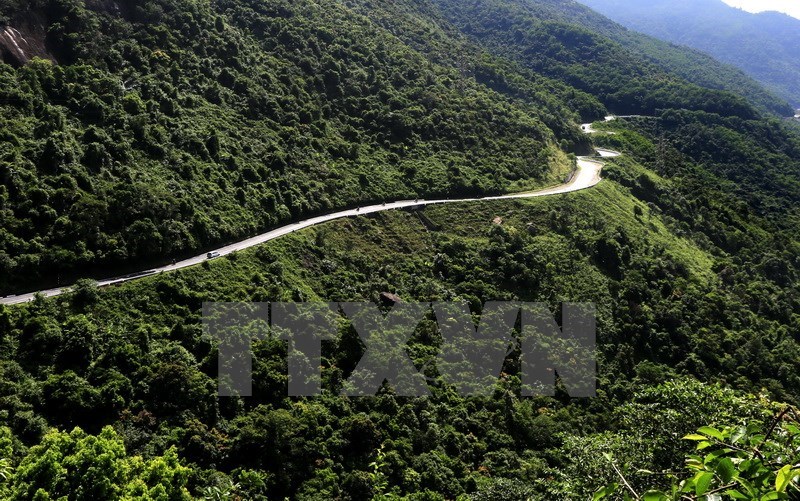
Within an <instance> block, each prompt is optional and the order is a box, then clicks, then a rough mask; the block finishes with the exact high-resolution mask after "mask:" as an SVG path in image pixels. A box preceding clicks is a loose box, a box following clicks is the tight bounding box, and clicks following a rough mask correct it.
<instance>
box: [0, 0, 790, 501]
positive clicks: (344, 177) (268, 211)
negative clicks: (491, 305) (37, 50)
mask: <svg viewBox="0 0 800 501" xmlns="http://www.w3.org/2000/svg"><path fill="white" fill-rule="evenodd" d="M0 26H3V27H5V26H10V27H14V28H15V29H16V30H19V31H20V33H22V36H25V37H29V38H35V37H37V36H40V37H41V39H42V43H43V47H45V48H46V52H44V53H41V54H39V55H40V56H41V57H38V58H34V59H32V60H30V61H21V60H18V59H14V58H12V57H10V56H8V55H7V54H6V53H4V52H3V53H2V54H3V57H4V58H6V59H5V60H6V63H7V64H0V108H2V114H0V124H1V125H0V134H2V141H0V291H2V292H6V291H11V292H21V291H22V290H23V289H35V288H36V287H38V286H39V285H41V284H43V283H48V282H53V281H57V280H61V281H63V282H71V281H72V280H71V279H72V278H73V277H79V276H83V277H86V276H93V275H94V276H98V275H103V274H106V273H111V272H120V271H122V270H125V269H133V270H140V269H144V268H145V267H146V266H149V265H151V264H152V263H154V262H156V261H160V260H169V259H172V258H175V257H179V256H181V255H184V254H187V253H190V252H193V251H198V250H201V249H204V248H209V247H211V246H212V245H214V244H217V243H220V242H225V241H230V240H234V239H237V238H244V237H246V236H250V235H252V234H255V233H256V232H258V231H260V230H263V229H265V228H269V227H272V226H275V225H278V224H280V223H282V222H288V221H291V220H295V219H297V218H299V217H301V216H303V215H307V214H311V213H321V212H325V211H331V210H334V209H336V208H341V207H347V206H353V205H357V204H362V203H364V202H367V201H380V200H387V199H394V198H405V197H410V198H413V197H416V196H433V195H438V196H450V195H464V194H482V193H499V192H509V191H521V190H525V189H530V188H532V187H538V186H543V185H548V184H556V183H560V182H563V180H564V179H565V178H566V177H567V176H568V175H569V174H570V172H571V170H572V168H573V166H574V156H572V155H573V154H586V153H588V152H589V151H590V147H591V145H592V143H594V145H596V146H605V147H610V148H614V149H616V150H619V151H620V152H622V153H623V155H622V156H620V157H617V158H614V159H613V160H608V163H607V165H606V167H605V168H604V173H603V177H604V178H605V180H604V181H603V182H602V183H601V184H600V185H598V186H596V187H595V188H593V189H591V190H586V191H582V192H578V193H571V194H568V195H558V196H552V197H543V198H538V199H531V200H516V201H508V200H506V201H481V202H478V203H472V204H452V205H448V206H446V207H445V206H429V207H426V208H422V209H416V210H409V211H390V212H383V213H380V214H376V215H372V216H368V217H358V218H352V219H347V220H338V221H335V222H331V223H327V224H325V225H321V226H317V227H313V228H309V229H306V230H303V231H301V232H297V233H294V234H291V235H288V236H285V237H283V238H281V239H278V240H275V241H272V242H270V243H268V244H265V245H262V246H259V247H256V248H253V249H251V250H248V251H244V252H239V253H234V254H231V255H229V256H226V257H225V258H222V259H218V260H213V261H208V262H205V263H203V264H202V265H201V266H197V267H194V268H189V269H185V270H181V271H178V272H175V273H170V274H162V275H157V276H151V277H147V278H143V279H141V280H138V281H135V282H130V283H127V284H124V285H120V286H116V287H111V288H105V289H102V290H100V289H98V288H97V287H96V285H95V284H94V282H92V281H91V280H80V281H78V282H77V285H75V286H74V287H73V290H72V291H71V292H70V293H69V294H66V295H63V296H60V297H58V298H52V299H44V298H42V297H38V298H36V299H35V300H34V301H33V302H31V303H29V304H25V305H20V306H14V307H7V306H3V305H0V498H3V499H13V500H28V499H36V500H48V499H67V500H72V499H75V500H95V499H126V500H127V499H137V500H179V499H192V498H195V499H208V500H244V499H247V500H250V499H254V500H257V499H299V500H317V499H340V500H369V499H376V500H386V499H389V500H391V499H408V500H428V501H432V500H451V499H459V500H469V499H472V500H520V501H522V500H528V499H545V500H553V499H558V500H561V499H564V500H572V499H574V500H585V499H592V498H593V497H594V498H595V499H598V500H600V499H637V498H638V499H647V500H679V499H681V500H683V499H692V500H698V501H699V500H701V499H707V500H709V501H710V500H712V499H717V498H715V497H714V496H722V498H723V499H767V500H770V499H790V496H795V497H796V496H797V495H798V494H800V490H798V486H800V482H798V479H797V476H798V474H800V471H798V469H797V468H796V466H797V465H800V457H798V452H797V451H798V450H800V423H798V419H800V416H798V411H797V410H796V408H795V407H794V406H796V405H798V404H800V392H798V389H800V345H798V341H800V339H799V338H798V333H800V213H798V207H800V178H799V177H798V173H800V131H798V129H797V128H796V127H792V126H791V125H789V124H786V123H783V122H782V121H781V120H779V119H778V118H777V117H776V115H781V114H782V112H783V111H785V108H786V105H785V104H784V103H782V102H781V101H780V100H779V99H776V98H774V97H773V96H771V95H770V94H769V93H768V92H766V91H764V90H763V89H761V88H760V87H759V86H758V85H757V84H755V83H753V82H752V81H751V80H749V79H748V78H746V77H744V76H743V75H741V74H740V73H738V72H736V71H734V70H731V69H730V68H727V67H725V66H723V65H720V64H719V63H716V62H714V61H712V60H710V59H708V58H707V57H706V56H703V55H700V54H698V53H696V52H692V51H689V50H685V49H681V48H677V47H669V46H668V45H666V44H661V43H660V42H658V41H655V40H653V39H649V38H647V37H644V36H641V35H636V34H632V33H626V32H624V30H622V29H621V28H620V27H619V26H618V25H615V24H614V23H612V22H611V21H608V20H607V19H605V18H603V17H602V16H599V15H597V14H595V13H593V12H592V11H590V10H588V9H586V8H584V7H581V6H579V5H577V4H575V3H574V2H559V1H555V0H542V1H537V2H532V1H521V0H520V1H517V0H508V1H499V0H493V1H485V2H474V3H473V2H459V1H455V0H453V1H451V0H433V1H426V0H423V1H405V0H345V1H335V0H322V1H317V2H314V1H311V0H302V1H280V0H132V1H128V2H124V3H123V2H114V1H112V0H85V1H83V0H35V1H22V0H0ZM4 33H6V32H5V31H4ZM700 69H702V71H700ZM609 112H613V113H619V114H622V113H634V114H642V115H647V116H643V117H638V118H631V119H618V120H614V121H611V122H602V123H596V124H595V125H594V127H595V128H596V129H598V130H600V132H598V133H596V134H592V135H591V136H588V135H585V134H582V133H581V132H580V130H579V127H578V123H580V121H591V120H597V119H600V118H602V117H603V116H604V115H605V114H607V113H609ZM382 293H391V294H394V295H396V296H398V297H399V298H400V299H401V300H402V301H409V302H410V301H423V302H428V301H440V300H441V301H461V302H465V303H467V304H468V305H469V307H470V309H471V312H472V313H473V314H474V315H475V316H476V317H477V316H479V315H480V314H481V312H482V305H483V304H484V303H486V302H488V301H502V300H509V301H510V300H521V301H538V302H544V303H546V304H548V305H549V306H550V308H551V310H552V311H553V312H554V313H556V314H557V312H558V310H559V306H560V304H561V303H562V302H565V301H584V302H592V303H594V304H595V305H596V308H597V335H598V353H597V356H598V361H597V365H598V376H597V390H598V396H597V397H596V398H592V399H574V398H571V397H570V396H569V394H568V392H567V391H566V389H565V388H564V387H563V386H558V387H557V388H556V393H555V395H554V396H552V397H536V398H524V397H522V396H521V393H520V388H521V381H520V370H521V369H520V363H519V356H518V353H517V352H514V351H512V353H510V354H509V356H508V357H507V359H506V361H505V363H504V365H503V374H502V377H501V378H500V379H499V380H498V381H497V384H496V388H495V391H494V393H493V394H492V395H491V396H483V397H476V396H472V397H464V396H459V394H458V392H457V391H455V389H454V388H453V387H452V386H449V385H448V383H447V382H446V380H443V379H441V378H440V377H439V373H438V372H437V370H436V367H435V366H434V365H432V360H434V359H435V357H436V353H437V351H438V350H439V348H440V347H441V343H442V336H441V333H440V332H439V331H438V328H437V326H436V323H435V322H433V321H432V320H431V319H430V318H428V319H426V321H423V322H421V323H420V324H419V325H418V326H417V329H416V331H415V333H414V336H413V338H412V339H411V341H410V342H409V343H408V345H407V351H408V353H409V354H410V355H411V357H412V358H413V360H414V363H415V365H416V366H417V367H418V368H420V369H422V370H424V371H425V375H426V376H427V377H428V381H429V387H430V391H431V396H430V397H427V398H409V397H400V396H398V395H397V394H396V392H395V391H394V390H393V388H392V385H391V382H388V384H386V385H384V387H382V388H381V390H380V391H379V393H378V395H376V396H375V397H369V398H350V397H344V396H341V395H339V392H340V391H341V390H342V388H343V384H344V380H345V379H346V378H347V377H348V376H349V375H350V374H351V373H352V372H353V370H354V368H355V366H356V364H357V362H358V360H359V358H360V357H361V355H362V354H363V352H364V347H363V345H362V344H361V343H360V342H359V340H358V339H357V335H356V334H355V332H354V331H353V330H352V329H350V328H348V327H347V326H346V325H342V326H341V329H340V331H339V332H338V335H337V337H336V339H334V340H332V341H330V342H326V343H324V344H323V359H322V367H321V369H322V386H323V389H324V391H323V395H321V396H319V397H313V398H296V397H295V398H289V397H287V396H286V395H287V385H288V379H287V345H286V343H285V342H284V341H281V340H278V339H267V340H263V341H259V342H257V343H256V344H255V346H254V366H253V367H254V395H253V396H252V397H248V398H220V397H218V395H217V381H216V376H217V356H218V346H217V344H216V343H215V342H214V341H213V340H212V339H211V338H210V337H209V336H208V335H206V334H204V332H203V325H202V305H203V303H204V302H219V301H259V302H269V301H363V300H367V301H374V302H380V301H381V295H382ZM385 308H386V307H385ZM387 363H388V361H387Z"/></svg>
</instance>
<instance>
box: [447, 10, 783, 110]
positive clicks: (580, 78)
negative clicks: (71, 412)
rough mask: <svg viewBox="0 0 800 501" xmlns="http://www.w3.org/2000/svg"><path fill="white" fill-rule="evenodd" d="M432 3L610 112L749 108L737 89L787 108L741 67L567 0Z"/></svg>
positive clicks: (498, 49) (762, 105) (762, 103)
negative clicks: (633, 28) (584, 92)
mask: <svg viewBox="0 0 800 501" xmlns="http://www.w3.org/2000/svg"><path fill="white" fill-rule="evenodd" d="M434 3H436V4H437V5H440V6H441V9H442V12H443V15H445V16H446V17H447V18H448V19H449V20H451V21H452V22H453V23H454V24H455V25H456V26H458V27H459V28H460V29H461V30H462V31H463V32H464V33H466V34H467V35H469V36H470V37H472V38H474V39H477V40H479V41H480V43H482V44H484V45H486V46H487V47H488V48H489V49H490V50H491V51H492V52H493V53H494V54H501V55H505V56H508V57H512V58H514V59H516V60H517V61H518V62H520V64H522V65H524V66H526V67H529V68H532V69H534V70H535V71H537V72H540V73H542V74H544V75H548V76H551V77H554V78H556V79H558V80H561V81H565V82H567V83H569V84H570V85H573V86H575V87H577V88H579V89H582V90H587V91H588V92H590V93H591V94H593V95H595V96H597V97H598V98H600V99H601V100H603V102H604V103H605V104H606V105H607V106H609V109H610V110H611V111H612V112H614V113H616V114H630V113H644V114H652V113H653V112H654V111H655V110H657V109H664V108H691V109H702V110H705V111H710V112H714V113H721V114H737V115H740V116H745V115H749V114H752V110H747V109H745V107H744V103H743V101H742V100H741V97H744V98H746V99H747V100H748V101H749V102H750V103H751V104H752V105H754V106H755V107H757V108H759V109H761V110H763V111H766V112H768V113H772V114H777V115H779V116H781V117H788V116H792V114H793V110H792V108H791V106H789V105H788V104H787V103H786V101H784V100H782V99H780V98H777V97H775V95H773V94H771V93H769V92H767V91H765V90H764V89H763V88H762V87H761V86H759V85H758V84H757V83H756V82H755V81H753V80H752V79H751V78H749V77H747V76H745V75H744V74H743V73H742V72H741V71H739V70H736V69H735V68H732V67H730V66H726V65H724V64H720V63H719V62H718V61H716V60H714V59H712V58H710V57H709V56H707V55H705V54H702V53H700V52H697V51H693V50H691V49H688V48H685V47H678V46H674V45H670V44H668V43H666V42H663V41H660V40H657V39H655V38H651V37H647V36H644V35H641V34H639V33H636V32H632V31H628V30H626V29H625V28H623V27H622V26H620V25H618V24H616V23H613V22H611V21H610V20H608V19H607V18H604V17H603V16H601V15H599V14H597V13H596V12H594V11H592V10H590V9H588V8H586V7H584V6H583V5H580V4H578V3H577V2H574V1H569V2H564V1H560V0H536V1H533V0H489V1H481V2H458V1H456V0H434ZM718 91H722V92H718ZM734 94H736V95H734ZM739 96H741V97H739Z"/></svg>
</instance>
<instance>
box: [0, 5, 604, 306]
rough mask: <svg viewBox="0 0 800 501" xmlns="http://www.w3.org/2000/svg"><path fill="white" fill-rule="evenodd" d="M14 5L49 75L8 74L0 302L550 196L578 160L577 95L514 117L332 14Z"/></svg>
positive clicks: (4, 74) (253, 8) (364, 25)
mask: <svg viewBox="0 0 800 501" xmlns="http://www.w3.org/2000/svg"><path fill="white" fill-rule="evenodd" d="M24 5H26V6H27V9H28V10H30V11H34V12H42V13H45V14H46V15H47V16H48V19H49V20H50V22H51V23H52V25H51V27H50V28H49V30H48V33H47V37H48V40H49V41H51V45H52V47H53V54H52V55H53V57H54V58H55V59H56V60H57V61H58V62H59V63H60V64H51V63H50V62H48V61H46V60H35V61H33V62H31V63H30V64H28V65H25V66H24V67H21V68H16V69H15V68H12V67H10V66H3V67H2V71H0V79H2V83H1V84H0V89H2V90H0V92H2V96H0V102H2V103H4V104H3V105H2V106H3V107H4V113H3V116H2V120H3V123H2V131H3V135H4V140H3V144H2V148H3V151H2V161H3V166H2V171H1V172H0V176H2V180H3V188H2V189H3V191H2V192H0V195H2V198H0V203H2V206H3V207H4V208H6V210H4V211H3V212H2V218H3V219H2V234H1V235H2V236H0V268H1V269H2V274H0V276H2V283H0V288H3V289H6V290H7V289H8V287H9V286H11V285H19V280H20V278H25V280H26V283H28V284H30V283H31V282H30V278H31V277H32V276H37V275H38V276H42V277H50V278H52V276H53V274H54V273H57V272H65V273H69V272H71V271H74V270H76V269H77V270H85V269H86V268H87V266H90V265H92V266H97V265H120V264H124V263H126V262H129V261H131V260H136V261H137V262H141V261H142V260H143V259H151V260H152V259H156V258H159V257H160V256H174V255H180V254H181V253H185V252H187V251H192V250H197V249H200V248H203V247H206V246H209V245H210V244H213V243H219V242H223V241H228V240H231V239H234V238H237V237H243V236H246V235H249V234H252V233H254V232H255V231H256V230H258V229H263V228H267V227H270V226H274V225H276V224H278V223H280V222H286V221H288V220H289V219H291V218H296V217H298V216H299V215H301V214H307V213H315V212H324V211H327V210H331V209H332V208H335V207H342V206H347V205H353V204H356V203H362V202H365V201H370V200H385V199H390V198H400V197H413V196H414V195H420V194H425V195H444V194H459V193H476V194H477V193H491V192H499V191H506V190H514V189H522V188H526V187H531V186H536V185H540V184H546V183H552V182H558V181H561V180H562V178H563V175H565V173H566V172H567V170H568V169H569V165H568V162H567V161H566V160H565V158H564V156H563V154H562V153H561V149H560V148H561V147H563V148H564V149H566V150H575V149H580V148H581V147H584V148H585V146H583V145H585V139H583V138H581V137H580V136H579V133H578V132H577V131H576V130H575V129H574V127H573V126H571V125H568V124H569V123H570V122H573V121H574V120H577V119H578V117H577V116H576V115H575V114H574V113H575V112H574V111H573V108H570V107H567V106H566V105H565V104H563V102H564V101H567V100H568V99H572V98H579V97H580V93H578V92H576V91H574V90H568V89H567V87H566V86H564V85H556V84H553V83H552V82H545V84H543V85H541V86H540V85H538V84H535V83H532V82H525V83H524V84H520V85H519V86H518V87H519V88H517V89H516V91H517V92H518V93H520V94H524V97H525V98H524V100H523V99H515V100H514V102H511V101H512V96H502V95H500V94H498V93H497V92H495V91H492V90H489V89H487V88H486V87H485V86H482V85H478V84H476V83H475V82H474V81H473V80H472V79H469V78H465V77H464V76H462V75H460V74H458V73H457V72H456V71H455V70H454V69H452V68H447V67H444V66H442V65H437V64H434V63H432V62H430V61H428V60H427V59H425V58H424V57H423V56H422V55H420V54H419V53H417V52H416V51H414V50H413V49H410V48H409V47H407V46H406V45H405V44H403V43H402V42H401V41H399V40H397V39H396V38H395V37H393V36H391V35H390V34H389V33H387V32H386V31H385V30H383V29H382V28H380V27H378V26H375V25H374V24H372V23H370V22H369V21H368V20H366V19H365V18H363V17H360V16H358V15H356V14H354V13H352V12H350V11H348V10H346V9H345V8H343V7H341V6H338V5H337V4H335V3H331V4H330V5H328V6H327V7H325V8H322V7H320V6H316V5H315V4H312V3H310V2H308V3H302V2H300V3H298V2H285V3H280V2H274V3H273V2H271V3H264V2H255V1H254V2H241V1H239V2H215V3H214V5H213V7H212V6H211V5H209V4H207V3H203V2H181V1H163V2H154V1H141V2H128V3H127V4H126V7H125V8H124V9H122V12H121V13H118V14H116V15H115V14H112V13H109V12H107V11H105V10H103V8H101V7H102V5H106V4H103V3H101V5H96V6H95V7H94V8H87V7H86V6H84V5H83V2H80V1H77V0H76V1H68V0H52V1H46V2H41V3H40V4H37V3H35V2H34V3H30V2H24ZM89 5H90V6H91V5H94V4H91V3H90V4H89ZM6 11H11V12H13V9H11V8H10V7H6ZM24 12H26V11H25V10H23V13H22V14H19V15H20V16H24V15H25V14H24ZM45 14H41V15H45ZM9 17H10V16H9ZM374 41H379V43H373V42H374ZM487 66H489V67H491V61H489V62H487ZM502 71H503V70H502V69H501V68H499V67H498V68H497V69H496V71H495V74H497V75H498V78H502V75H503V72H502ZM567 93H569V96H566V97H565V99H564V100H560V99H557V98H555V97H554V96H559V95H560V94H563V95H566V94H567ZM582 99H584V100H585V101H587V102H589V103H590V104H589V105H588V109H589V110H590V111H589V114H590V116H599V115H602V113H603V112H604V110H603V108H602V106H601V105H599V104H598V103H596V101H593V99H591V98H589V97H588V96H585V97H583V98H582ZM592 102H594V103H595V104H591V103H592ZM553 131H557V134H558V136H556V135H555V133H554V132H553Z"/></svg>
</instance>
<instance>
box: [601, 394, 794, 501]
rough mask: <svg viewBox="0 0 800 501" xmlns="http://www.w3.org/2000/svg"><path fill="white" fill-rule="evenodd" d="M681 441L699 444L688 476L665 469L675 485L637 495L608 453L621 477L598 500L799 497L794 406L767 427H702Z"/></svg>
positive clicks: (689, 459) (708, 500)
mask: <svg viewBox="0 0 800 501" xmlns="http://www.w3.org/2000/svg"><path fill="white" fill-rule="evenodd" d="M683 439H684V440H690V441H694V442H697V446H696V452H695V454H692V455H689V456H688V457H687V458H686V468H687V469H688V476H687V475H686V474H676V473H672V472H668V473H665V475H667V478H669V479H670V481H671V482H672V486H671V488H669V489H666V490H649V491H647V492H645V493H643V494H639V493H637V492H636V490H634V489H633V488H632V487H631V486H630V483H629V482H628V481H627V479H626V478H625V476H624V475H623V474H622V473H621V472H620V471H619V470H618V469H617V468H616V465H615V464H614V460H613V458H612V457H611V456H610V455H608V456H607V459H608V460H609V461H610V462H611V465H612V467H613V468H614V469H615V471H616V472H617V474H618V476H619V479H620V481H619V483H612V484H610V485H607V486H605V487H603V488H602V489H600V490H598V491H597V492H596V493H595V495H594V497H593V499H594V501H599V500H602V499H609V498H611V497H612V496H613V497H621V498H622V499H625V500H629V499H637V500H642V501H677V500H692V501H694V500H698V501H701V500H702V501H717V500H722V499H737V500H738V499H747V500H753V499H757V500H760V501H773V500H781V499H798V498H800V414H798V411H797V409H796V408H794V407H789V406H787V407H785V408H784V409H783V410H781V411H780V412H779V413H778V414H777V415H776V416H775V418H774V419H773V420H772V422H771V423H769V427H768V428H767V429H766V430H765V429H764V426H762V425H761V424H749V425H747V426H729V427H725V428H722V429H717V428H712V427H710V426H703V427H701V428H699V429H698V430H697V433H692V434H689V435H686V436H685V437H683ZM645 473H647V472H645Z"/></svg>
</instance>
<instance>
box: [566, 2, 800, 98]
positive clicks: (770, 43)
mask: <svg viewBox="0 0 800 501" xmlns="http://www.w3.org/2000/svg"><path fill="white" fill-rule="evenodd" d="M582 3H584V4H586V5H588V6H589V7H591V8H593V9H595V10H597V11H598V12H600V13H602V14H604V15H606V16H608V17H610V18H611V19H614V20H616V21H617V22H620V23H622V24H624V25H625V26H627V27H628V28H630V29H632V30H636V31H639V32H642V33H647V34H648V35H651V36H654V37H658V38H660V39H661V40H667V41H669V42H673V43H676V44H681V45H688V46H690V47H694V48H696V49H699V50H702V51H704V52H706V53H708V54H710V55H712V56H714V57H715V58H717V59H719V60H720V61H723V62H726V63H728V64H733V65H735V66H736V67H738V68H741V69H742V70H744V71H745V72H746V73H747V74H748V75H750V76H751V77H753V78H755V79H756V80H758V81H759V82H761V83H762V84H763V85H764V86H765V87H767V88H768V89H770V90H772V91H773V92H774V93H775V94H776V95H779V96H781V97H782V98H783V99H785V100H787V101H789V102H790V103H792V104H793V105H794V106H800V69H798V68H797V65H796V64H795V62H796V61H797V60H798V59H799V58H800V19H795V18H793V17H790V16H787V15H784V14H780V13H778V12H762V13H759V14H751V13H749V12H745V11H743V10H741V9H736V8H734V7H731V6H730V5H727V4H725V3H724V2H722V1H720V0H703V1H697V0H682V1H676V0H669V1H655V2H647V3H642V2H637V1H629V0H583V1H582ZM765 7H769V6H765Z"/></svg>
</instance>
